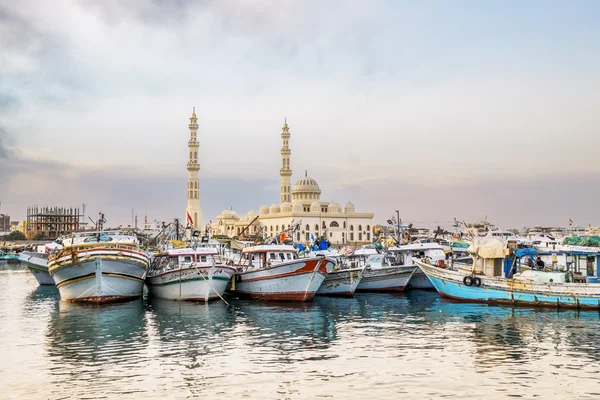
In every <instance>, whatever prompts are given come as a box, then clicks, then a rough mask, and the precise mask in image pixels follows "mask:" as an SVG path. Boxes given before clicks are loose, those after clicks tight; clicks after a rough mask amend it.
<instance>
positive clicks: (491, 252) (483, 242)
mask: <svg viewBox="0 0 600 400" xmlns="http://www.w3.org/2000/svg"><path fill="white" fill-rule="evenodd" d="M505 249H506V244H505V243H504V242H503V241H502V240H499V239H496V238H489V239H475V240H473V244H472V245H471V246H469V248H468V249H467V251H468V252H470V253H473V254H477V255H478V256H479V257H481V258H504V251H505Z"/></svg>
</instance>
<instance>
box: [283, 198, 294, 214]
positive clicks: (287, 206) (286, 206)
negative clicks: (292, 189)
mask: <svg viewBox="0 0 600 400" xmlns="http://www.w3.org/2000/svg"><path fill="white" fill-rule="evenodd" d="M290 211H292V204H291V203H288V202H287V201H286V202H284V203H283V204H282V205H281V212H290Z"/></svg>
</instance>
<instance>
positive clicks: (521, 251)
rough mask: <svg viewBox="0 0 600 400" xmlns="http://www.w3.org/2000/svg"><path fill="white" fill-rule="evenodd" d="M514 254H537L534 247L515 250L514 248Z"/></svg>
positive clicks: (522, 255)
mask: <svg viewBox="0 0 600 400" xmlns="http://www.w3.org/2000/svg"><path fill="white" fill-rule="evenodd" d="M515 254H516V255H517V257H524V256H535V255H536V254H537V250H536V249H517V250H515Z"/></svg>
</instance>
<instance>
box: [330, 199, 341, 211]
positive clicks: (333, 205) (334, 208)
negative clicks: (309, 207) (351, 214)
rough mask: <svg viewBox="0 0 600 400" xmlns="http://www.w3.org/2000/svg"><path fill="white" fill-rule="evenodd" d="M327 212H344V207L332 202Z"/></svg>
mask: <svg viewBox="0 0 600 400" xmlns="http://www.w3.org/2000/svg"><path fill="white" fill-rule="evenodd" d="M327 211H328V212H342V206H340V205H339V204H338V203H336V202H335V201H332V202H331V203H329V205H328V206H327Z"/></svg>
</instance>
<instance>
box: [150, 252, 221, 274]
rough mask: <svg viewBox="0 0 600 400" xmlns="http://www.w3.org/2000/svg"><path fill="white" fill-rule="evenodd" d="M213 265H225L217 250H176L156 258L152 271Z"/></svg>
mask: <svg viewBox="0 0 600 400" xmlns="http://www.w3.org/2000/svg"><path fill="white" fill-rule="evenodd" d="M213 264H214V265H221V264H223V262H222V260H221V256H220V255H219V253H218V251H217V250H216V249H215V248H212V247H200V248H197V249H191V248H187V249H174V250H169V251H168V252H166V253H163V254H159V255H157V256H156V257H154V261H153V263H152V269H153V270H155V271H160V272H164V271H170V270H174V269H184V268H190V267H196V268H198V267H212V266H213Z"/></svg>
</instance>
